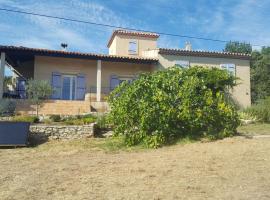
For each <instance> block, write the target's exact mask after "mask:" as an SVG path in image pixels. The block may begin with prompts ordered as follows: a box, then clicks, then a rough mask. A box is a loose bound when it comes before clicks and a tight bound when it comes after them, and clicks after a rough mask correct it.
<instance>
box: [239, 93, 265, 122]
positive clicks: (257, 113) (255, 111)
mask: <svg viewBox="0 0 270 200" xmlns="http://www.w3.org/2000/svg"><path fill="white" fill-rule="evenodd" d="M244 112H245V113H247V114H249V115H251V116H253V117H255V118H256V119H257V120H258V121H261V122H270V97H267V98H266V99H262V100H259V101H258V102H257V103H256V104H254V105H252V106H251V107H249V108H247V109H245V110H244Z"/></svg>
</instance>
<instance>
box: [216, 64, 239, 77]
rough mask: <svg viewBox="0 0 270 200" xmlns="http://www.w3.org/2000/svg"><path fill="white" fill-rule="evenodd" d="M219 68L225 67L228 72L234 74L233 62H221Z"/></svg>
mask: <svg viewBox="0 0 270 200" xmlns="http://www.w3.org/2000/svg"><path fill="white" fill-rule="evenodd" d="M220 68H221V69H225V70H227V71H228V72H229V73H230V74H232V75H234V76H235V73H236V71H235V64H232V63H231V64H230V63H227V64H221V65H220Z"/></svg>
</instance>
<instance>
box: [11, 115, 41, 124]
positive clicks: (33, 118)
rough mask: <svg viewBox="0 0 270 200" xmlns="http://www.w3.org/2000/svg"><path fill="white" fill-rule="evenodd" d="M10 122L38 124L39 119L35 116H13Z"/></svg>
mask: <svg viewBox="0 0 270 200" xmlns="http://www.w3.org/2000/svg"><path fill="white" fill-rule="evenodd" d="M12 121H14V122H30V123H38V122H39V118H38V117H37V116H29V115H25V116H24V115H22V116H15V117H13V119H12Z"/></svg>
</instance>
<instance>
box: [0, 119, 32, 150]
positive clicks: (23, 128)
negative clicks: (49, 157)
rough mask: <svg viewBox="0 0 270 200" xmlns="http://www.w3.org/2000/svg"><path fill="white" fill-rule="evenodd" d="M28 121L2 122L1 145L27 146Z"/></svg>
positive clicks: (0, 125)
mask: <svg viewBox="0 0 270 200" xmlns="http://www.w3.org/2000/svg"><path fill="white" fill-rule="evenodd" d="M29 126H30V123H28V122H0V146H26V145H27V141H28V135H29Z"/></svg>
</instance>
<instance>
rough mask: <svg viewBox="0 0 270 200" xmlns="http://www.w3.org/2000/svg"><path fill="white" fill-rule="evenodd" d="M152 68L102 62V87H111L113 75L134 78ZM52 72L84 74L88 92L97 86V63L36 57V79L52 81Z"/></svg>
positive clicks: (132, 64)
mask: <svg viewBox="0 0 270 200" xmlns="http://www.w3.org/2000/svg"><path fill="white" fill-rule="evenodd" d="M152 68H153V67H152V66H151V65H148V64H136V63H124V62H110V61H101V87H102V88H109V87H110V78H111V75H117V76H127V77H129V76H130V77H133V76H135V75H136V74H138V73H140V72H149V71H151V70H152ZM52 72H60V73H62V74H70V75H76V74H79V73H81V74H84V75H85V77H86V83H87V91H88V92H89V91H90V87H91V88H93V87H96V85H97V61H96V60H84V59H73V58H57V57H45V56H36V58H35V69H34V78H35V79H37V80H48V81H51V77H52Z"/></svg>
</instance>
